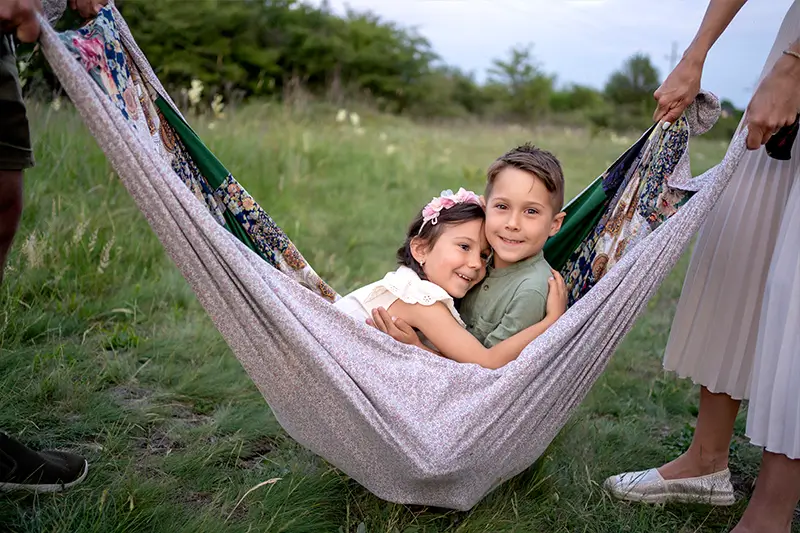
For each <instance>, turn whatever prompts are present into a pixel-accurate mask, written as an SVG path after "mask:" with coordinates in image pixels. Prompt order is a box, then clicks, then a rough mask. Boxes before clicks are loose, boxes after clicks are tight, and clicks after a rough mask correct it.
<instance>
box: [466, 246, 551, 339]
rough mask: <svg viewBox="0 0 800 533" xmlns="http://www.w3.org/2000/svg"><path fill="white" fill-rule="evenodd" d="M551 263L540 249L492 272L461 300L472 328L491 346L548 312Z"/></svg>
mask: <svg viewBox="0 0 800 533" xmlns="http://www.w3.org/2000/svg"><path fill="white" fill-rule="evenodd" d="M551 276H552V274H551V272H550V265H549V264H547V261H545V259H544V254H543V253H542V252H539V253H538V254H536V255H534V256H533V257H529V258H528V259H525V260H524V261H520V262H519V263H515V264H513V265H511V266H508V267H506V268H500V269H495V268H492V269H490V270H489V275H487V276H486V278H484V280H483V281H482V282H481V283H479V284H478V285H476V286H475V288H473V289H472V290H471V291H470V292H469V293H467V295H466V296H465V297H464V299H463V300H461V305H460V307H459V310H458V311H459V313H460V314H461V318H462V319H463V320H464V323H465V324H466V325H467V331H469V332H470V333H471V334H472V335H473V336H474V337H475V338H477V339H478V340H479V341H480V342H481V343H482V344H483V345H484V346H486V347H487V348H491V347H492V346H494V345H495V344H497V343H498V342H500V341H503V340H505V339H507V338H509V337H511V336H513V335H514V334H515V333H519V332H520V331H522V330H523V329H525V328H527V327H528V326H532V325H534V324H536V323H537V322H540V321H541V320H542V319H543V318H544V316H545V311H546V303H547V291H548V286H547V281H548V280H549V279H550V277H551Z"/></svg>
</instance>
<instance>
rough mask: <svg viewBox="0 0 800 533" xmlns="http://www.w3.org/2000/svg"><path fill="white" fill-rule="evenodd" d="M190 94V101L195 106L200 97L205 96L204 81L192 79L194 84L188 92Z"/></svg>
mask: <svg viewBox="0 0 800 533" xmlns="http://www.w3.org/2000/svg"><path fill="white" fill-rule="evenodd" d="M187 94H188V96H189V103H190V104H192V107H195V106H196V105H197V104H199V103H200V98H201V97H202V96H203V82H202V81H200V80H197V79H195V80H192V86H191V88H190V89H189V91H188V92H187Z"/></svg>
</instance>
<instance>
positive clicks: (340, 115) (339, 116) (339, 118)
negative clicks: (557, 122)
mask: <svg viewBox="0 0 800 533" xmlns="http://www.w3.org/2000/svg"><path fill="white" fill-rule="evenodd" d="M345 120H347V109H340V110H339V111H338V112H337V113H336V122H344V121H345Z"/></svg>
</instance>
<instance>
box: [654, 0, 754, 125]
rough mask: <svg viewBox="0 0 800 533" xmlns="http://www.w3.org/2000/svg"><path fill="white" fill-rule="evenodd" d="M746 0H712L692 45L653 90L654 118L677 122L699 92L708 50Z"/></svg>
mask: <svg viewBox="0 0 800 533" xmlns="http://www.w3.org/2000/svg"><path fill="white" fill-rule="evenodd" d="M746 2H747V0H711V1H710V2H709V4H708V9H707V10H706V14H705V16H704V17H703V22H701V23H700V28H699V29H698V30H697V34H696V35H695V36H694V39H693V40H692V42H691V44H689V48H687V49H686V52H684V54H683V57H682V58H681V60H680V62H679V63H678V65H677V66H676V67H675V69H674V70H673V71H672V72H671V73H670V74H669V76H667V79H666V80H664V83H662V84H661V86H660V87H659V88H658V89H657V90H656V92H655V93H654V94H653V96H654V97H655V99H656V101H657V102H658V106H657V108H656V111H655V113H654V114H653V120H654V121H656V122H658V121H660V120H664V121H665V122H675V120H677V118H678V117H679V116H681V113H683V111H684V110H685V109H686V108H687V107H688V106H689V104H691V103H692V102H693V101H694V99H695V97H696V96H697V93H698V92H700V78H701V77H702V75H703V65H704V64H705V61H706V57H707V56H708V52H709V50H711V47H712V46H713V45H714V43H715V42H717V39H719V36H720V35H722V33H723V32H724V31H725V29H726V28H727V27H728V25H729V24H730V23H731V21H732V20H733V17H735V16H736V13H738V12H739V10H740V9H741V8H742V6H743V5H744V4H745V3H746Z"/></svg>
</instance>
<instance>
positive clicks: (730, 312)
mask: <svg viewBox="0 0 800 533" xmlns="http://www.w3.org/2000/svg"><path fill="white" fill-rule="evenodd" d="M798 37H800V0H797V1H795V2H794V3H793V4H792V6H791V7H790V8H789V11H788V13H787V14H786V17H785V18H784V21H783V24H782V25H781V28H780V30H779V32H778V37H777V39H776V40H775V45H774V46H773V48H772V51H771V52H770V54H769V57H768V59H767V62H766V64H765V66H764V71H763V72H762V74H761V77H762V78H763V77H764V76H765V75H766V74H767V73H768V72H769V69H771V68H772V65H773V64H774V63H775V61H776V60H777V59H778V57H780V56H781V52H782V51H783V50H785V49H786V48H788V46H789V45H790V44H791V43H792V42H793V41H795V40H796V39H797V38H798ZM799 90H800V89H799ZM664 368H666V369H667V370H671V371H674V372H676V373H677V374H678V375H679V376H681V377H688V378H691V379H692V380H693V381H694V382H695V383H697V384H700V385H704V386H706V387H707V388H708V389H709V390H710V391H712V392H720V393H726V394H729V395H730V396H732V397H734V398H736V399H747V398H749V399H750V405H749V408H748V418H747V434H748V436H749V437H750V439H751V442H752V443H753V444H755V445H758V446H764V447H765V448H766V449H767V450H769V451H771V452H775V453H781V454H785V455H787V456H789V457H790V458H792V459H797V458H800V139H797V141H796V142H795V145H794V147H793V150H792V158H791V160H789V161H776V160H774V159H772V158H770V157H769V156H768V155H767V154H766V151H765V150H764V149H763V148H762V149H759V150H756V151H753V152H748V154H747V155H745V157H744V159H743V160H742V163H741V164H740V165H739V168H738V170H737V172H736V174H735V175H734V176H733V179H732V180H731V183H730V184H729V185H728V187H727V189H726V190H725V192H724V194H723V195H722V197H721V198H720V200H719V202H718V204H717V206H716V207H715V208H714V210H713V212H712V213H711V215H710V217H709V219H708V220H707V221H706V223H705V224H704V226H703V228H702V229H701V231H700V233H699V235H698V240H697V243H696V245H695V249H694V252H693V254H692V260H691V264H690V266H689V270H688V272H687V275H686V279H685V281H684V285H683V291H682V293H681V298H680V301H679V303H678V307H677V311H676V314H675V319H674V321H673V323H672V329H671V332H670V337H669V341H668V343H667V348H666V353H665V355H664Z"/></svg>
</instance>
